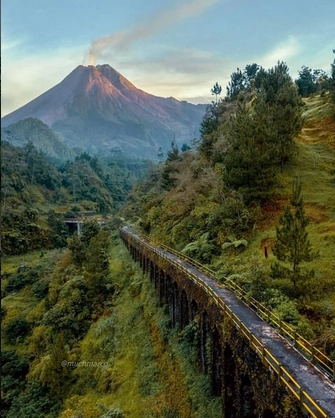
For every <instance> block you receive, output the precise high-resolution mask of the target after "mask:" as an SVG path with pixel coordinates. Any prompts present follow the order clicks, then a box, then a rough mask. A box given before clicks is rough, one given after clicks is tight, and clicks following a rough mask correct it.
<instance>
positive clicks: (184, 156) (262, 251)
mask: <svg viewBox="0 0 335 418" xmlns="http://www.w3.org/2000/svg"><path fill="white" fill-rule="evenodd" d="M334 80H335V61H334V64H332V73H331V75H330V77H329V76H327V75H325V74H323V73H320V72H319V71H318V70H315V71H314V70H311V69H309V68H307V67H303V68H302V70H301V72H299V78H298V79H297V80H296V82H294V81H293V80H292V79H291V77H290V76H289V73H288V68H287V66H286V65H285V64H284V63H280V62H279V63H278V64H277V65H276V66H275V67H273V68H271V69H269V70H265V69H263V68H261V67H260V66H259V65H257V64H251V65H247V66H246V67H245V69H244V70H243V71H242V70H239V69H238V70H237V72H235V73H233V74H232V76H231V81H230V83H229V85H228V89H227V96H226V98H225V99H223V100H221V99H220V98H219V96H220V94H221V92H222V89H221V86H220V85H219V84H218V83H216V84H215V85H214V87H213V89H212V92H213V94H214V95H215V101H213V103H212V104H211V105H209V107H208V109H207V112H206V114H205V116H204V119H203V122H202V125H201V130H200V138H199V140H198V141H196V143H195V144H194V148H193V149H190V148H189V147H187V146H185V147H183V148H182V149H181V150H180V149H178V147H177V145H176V144H175V143H174V142H173V143H172V144H171V149H170V151H169V152H168V154H167V158H166V160H165V161H163V160H162V161H161V162H160V163H159V164H157V165H153V164H150V163H148V162H142V161H139V160H127V159H125V158H123V157H122V156H117V155H110V156H104V157H103V158H98V157H92V156H90V155H88V154H86V153H83V154H80V155H78V156H76V157H75V158H74V159H73V160H68V161H66V162H57V164H56V163H55V161H54V160H53V161H51V160H50V159H49V158H48V157H46V155H45V154H44V153H43V152H42V151H40V150H37V149H36V148H35V147H34V146H33V144H32V143H31V142H29V141H28V142H27V143H26V144H22V146H21V147H15V146H13V145H12V144H9V143H8V142H3V143H2V147H1V151H2V189H1V209H2V232H1V233H2V237H1V238H2V250H3V253H4V255H5V256H4V258H3V263H2V273H3V274H2V287H1V291H2V308H1V317H2V331H1V332H2V357H1V366H2V376H3V378H2V408H3V411H2V413H3V415H4V417H7V418H13V417H15V418H21V417H25V418H26V417H27V418H29V417H31V418H38V417H50V418H52V417H61V418H74V417H85V418H86V417H87V418H98V417H99V418H107V417H119V418H120V417H121V418H122V417H126V416H143V417H147V418H158V417H169V418H177V417H185V418H186V417H195V418H200V417H201V418H204V417H206V418H211V417H212V418H214V417H218V416H221V415H222V411H221V403H220V400H219V399H218V398H212V397H211V396H210V384H209V382H208V379H207V377H205V376H203V375H201V374H200V373H199V372H198V371H197V369H196V367H195V361H194V357H195V346H194V338H193V337H194V329H193V328H192V327H194V323H191V324H190V325H189V326H188V327H186V328H185V330H183V331H181V332H178V331H177V330H172V329H171V327H170V322H169V318H168V316H167V315H166V314H165V312H164V309H159V308H158V307H157V306H156V305H157V301H156V297H155V295H154V292H153V289H152V287H151V285H150V283H148V281H147V279H145V278H144V277H143V274H142V272H141V270H140V269H139V268H138V267H136V265H135V264H134V263H133V262H132V261H131V259H130V256H129V255H128V254H127V252H126V250H125V249H124V248H123V245H122V244H121V242H120V240H119V239H118V237H117V232H116V230H115V229H113V228H114V227H116V226H117V224H118V223H119V222H120V219H119V218H118V216H122V217H124V218H125V219H126V220H127V221H131V222H132V223H133V224H134V225H136V226H137V227H139V228H141V229H142V231H144V232H145V233H146V234H148V235H150V236H151V237H152V238H153V239H154V240H157V241H161V242H164V243H165V244H168V245H170V246H172V247H174V248H176V249H178V250H180V251H182V252H184V253H185V254H187V255H189V256H191V257H193V258H195V259H197V260H199V261H200V262H201V263H204V264H208V265H210V267H211V268H212V269H213V270H214V271H215V272H216V274H217V276H218V277H229V278H230V279H231V280H234V281H236V282H237V283H238V284H239V285H240V286H242V287H243V288H244V289H245V290H246V291H247V292H248V293H249V294H250V295H251V296H253V297H255V298H256V299H258V300H259V301H261V302H262V303H263V304H264V305H266V306H267V307H268V308H270V309H271V310H273V311H274V312H275V313H276V314H277V315H278V316H279V317H280V318H281V319H283V320H285V321H286V322H289V323H290V324H291V325H292V327H294V328H295V329H296V330H297V331H298V332H299V333H300V334H302V335H304V336H305V337H306V338H308V339H309V340H311V341H312V342H314V343H315V344H316V345H317V346H318V347H319V348H320V349H321V350H322V351H323V352H325V353H326V354H327V355H329V356H330V357H331V358H332V359H334V360H335V308H334V306H335V282H334V261H333V260H334V245H335V193H334V192H335V178H334V176H335V107H334V97H335V82H334ZM31 123H32V124H33V125H34V124H37V125H38V123H37V122H34V121H32V122H31ZM37 125H36V126H37ZM22 129H23V128H22ZM146 173H148V174H147V175H146V176H144V175H145V174H146ZM140 180H142V181H140ZM292 184H293V189H292ZM125 201H126V206H124V203H125ZM83 214H94V215H96V217H99V218H102V217H103V218H104V224H103V225H102V226H101V225H100V226H99V224H98V223H97V220H96V219H94V218H95V217H94V216H93V217H92V218H90V219H91V221H88V218H86V219H85V224H84V227H83V231H82V235H81V236H80V237H79V236H77V235H70V234H69V231H68V229H67V227H66V226H65V224H64V222H63V220H64V217H65V216H66V217H78V216H82V215H83ZM111 214H112V215H113V216H114V218H113V219H111V218H110V216H109V215H111ZM35 250H36V251H35ZM91 363H94V364H93V365H92V364H91Z"/></svg>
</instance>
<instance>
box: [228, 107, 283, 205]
mask: <svg viewBox="0 0 335 418" xmlns="http://www.w3.org/2000/svg"><path fill="white" fill-rule="evenodd" d="M261 117H262V118H263V119H262V118H261ZM266 117H267V114H266V112H261V111H258V112H257V113H255V112H253V111H252V109H251V108H250V107H248V106H247V104H246V102H245V101H242V102H240V103H239V105H238V109H237V112H236V115H235V116H234V117H233V118H232V119H231V121H230V129H229V133H228V150H227V153H226V155H225V157H224V164H225V167H226V173H225V177H224V181H225V183H226V185H227V186H228V187H229V188H233V189H235V190H238V191H239V192H240V193H242V195H243V198H244V200H245V202H246V203H250V202H252V201H255V200H256V201H260V200H264V199H266V198H267V197H268V196H269V194H270V193H271V188H272V186H273V184H274V182H275V179H276V167H275V165H274V164H273V144H272V143H271V141H268V138H269V136H270V131H269V130H270V128H271V126H270V124H269V121H268V120H266Z"/></svg>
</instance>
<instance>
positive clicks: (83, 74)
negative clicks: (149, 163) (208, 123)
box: [2, 64, 206, 159]
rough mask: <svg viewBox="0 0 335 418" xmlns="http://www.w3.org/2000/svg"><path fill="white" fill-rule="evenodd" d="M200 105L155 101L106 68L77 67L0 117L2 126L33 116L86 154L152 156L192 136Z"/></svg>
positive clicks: (196, 125) (70, 145)
mask: <svg viewBox="0 0 335 418" xmlns="http://www.w3.org/2000/svg"><path fill="white" fill-rule="evenodd" d="M205 110H206V105H193V104H190V103H187V102H185V101H178V100H176V99H174V98H162V97H156V96H153V95H151V94H148V93H145V92H144V91H142V90H139V89H137V88H136V87H135V86H134V85H133V84H132V83H130V82H129V81H128V80H127V79H126V78H125V77H123V76H122V75H121V74H120V73H119V72H117V71H116V70H114V69H113V68H112V67H110V66H109V65H107V64H105V65H98V66H96V67H95V66H91V65H90V66H88V67H85V66H82V65H81V66H78V67H77V68H76V69H75V70H73V71H72V72H71V73H70V74H69V75H68V76H67V77H66V78H65V79H64V80H63V81H62V82H61V83H59V84H57V85H56V86H55V87H53V88H51V89H50V90H48V91H47V92H45V93H43V94H42V95H41V96H39V97H37V98H36V99H34V100H33V101H31V102H30V103H28V104H26V105H25V106H23V107H21V108H20V109H18V110H16V111H14V112H12V113H10V114H9V115H7V116H5V117H4V118H2V126H4V127H6V126H8V125H10V124H13V123H15V122H18V121H19V120H22V119H26V118H29V117H32V118H38V119H40V120H41V121H43V122H44V123H46V124H47V125H48V126H49V127H51V128H52V130H53V131H54V132H56V133H57V134H58V135H59V136H60V138H61V139H62V140H63V141H64V143H65V144H66V145H68V146H69V147H70V148H75V149H77V150H82V151H87V152H89V153H90V154H100V153H106V152H108V151H122V152H123V153H124V154H125V155H129V156H138V157H147V158H153V159H154V158H156V157H157V152H158V149H159V148H160V147H161V148H162V150H163V151H166V150H167V149H169V148H170V146H171V142H172V141H173V140H175V141H176V142H177V144H182V143H183V142H190V140H191V139H193V138H194V137H196V136H197V135H198V131H199V125H200V122H201V120H202V118H203V115H204V113H205Z"/></svg>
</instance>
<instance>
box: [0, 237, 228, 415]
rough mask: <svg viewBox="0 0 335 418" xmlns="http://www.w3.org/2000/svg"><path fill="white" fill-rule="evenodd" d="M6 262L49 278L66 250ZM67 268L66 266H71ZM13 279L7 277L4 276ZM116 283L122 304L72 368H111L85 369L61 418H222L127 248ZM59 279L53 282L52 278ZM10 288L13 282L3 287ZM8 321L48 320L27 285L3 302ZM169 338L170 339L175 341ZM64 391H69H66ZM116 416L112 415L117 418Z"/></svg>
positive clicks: (19, 347) (114, 260) (7, 268)
mask: <svg viewBox="0 0 335 418" xmlns="http://www.w3.org/2000/svg"><path fill="white" fill-rule="evenodd" d="M39 254H40V253H39V252H34V253H29V254H27V255H25V256H12V257H6V258H5V259H4V260H3V266H2V268H3V273H6V274H15V273H16V271H17V269H18V267H19V266H20V265H22V264H25V265H27V266H30V267H35V268H36V267H37V266H38V265H41V264H42V265H43V266H44V269H45V270H46V271H49V270H50V268H51V266H52V264H53V263H55V262H57V260H58V264H57V266H58V268H60V266H61V265H63V264H64V266H65V267H66V265H67V264H66V262H65V261H64V262H63V261H62V255H61V254H62V253H61V251H59V250H54V251H46V252H45V254H44V257H43V258H40V257H39ZM64 260H65V259H64ZM5 276H6V275H5ZM110 277H111V280H112V282H113V286H114V287H115V289H116V293H115V296H114V297H113V298H112V300H110V301H106V302H107V303H106V309H105V311H104V314H103V315H102V316H101V317H100V318H98V319H96V320H95V321H92V325H91V327H90V329H89V331H88V332H87V334H86V336H85V337H84V339H83V340H82V341H80V342H79V343H78V345H77V346H76V347H74V348H72V350H71V351H70V352H69V357H68V360H69V361H76V362H83V361H86V362H104V363H107V365H106V366H105V367H78V368H77V369H76V370H75V371H73V372H72V377H73V384H72V385H71V388H70V390H69V392H68V394H67V396H66V399H65V400H64V411H63V412H62V413H61V415H60V417H61V418H70V417H71V418H73V417H75V416H85V418H98V417H101V416H102V414H103V413H104V411H106V410H110V411H114V412H113V413H114V414H115V415H112V416H119V415H117V411H118V410H122V411H123V413H124V415H123V416H127V417H147V418H158V417H162V416H168V417H177V416H178V417H179V418H183V417H184V418H186V417H187V418H190V417H194V418H205V417H206V418H215V417H219V416H221V406H220V401H219V400H218V399H217V400H213V399H212V398H211V396H210V395H209V382H208V379H207V378H205V377H204V376H203V375H202V374H200V373H198V372H197V371H196V370H195V369H194V367H193V366H192V364H191V363H190V357H191V356H190V346H184V347H183V346H180V344H179V343H180V336H179V335H178V333H177V332H176V331H171V330H169V327H168V316H167V315H166V314H165V313H164V310H163V309H161V308H157V298H156V294H155V291H154V289H153V287H152V285H151V284H150V283H149V280H148V278H147V277H143V274H142V271H141V269H140V268H139V267H138V266H137V264H136V263H134V262H133V261H132V260H131V258H130V255H129V254H128V252H127V250H126V249H125V247H124V246H123V244H122V243H121V241H120V240H117V241H114V245H113V247H112V249H111V254H110ZM50 279H52V276H50ZM2 282H3V283H2V284H3V287H5V285H6V284H7V282H8V279H7V278H6V277H3V279H2ZM2 306H3V307H5V308H6V311H7V314H6V317H5V320H4V322H3V324H2V325H3V327H6V325H7V324H8V323H9V322H11V321H12V320H13V319H16V318H21V317H24V318H25V319H27V320H28V321H29V322H31V323H34V322H35V321H37V323H36V324H35V325H36V326H37V325H38V324H39V323H40V320H41V317H43V314H44V312H45V307H44V301H41V302H38V301H37V300H36V298H35V297H34V295H33V292H32V290H31V286H30V285H28V286H26V287H25V288H24V289H22V290H20V291H18V292H12V293H9V294H7V296H5V297H4V298H3V299H2ZM168 335H169V338H168ZM2 348H3V349H6V350H11V349H15V350H16V351H17V353H18V354H19V356H20V357H21V356H27V355H29V353H30V352H31V350H33V348H32V346H31V341H30V338H29V337H27V338H25V340H24V341H22V342H20V343H18V344H16V345H15V346H11V345H8V344H5V343H4V341H2ZM64 384H65V383H64ZM113 413H112V412H111V414H113Z"/></svg>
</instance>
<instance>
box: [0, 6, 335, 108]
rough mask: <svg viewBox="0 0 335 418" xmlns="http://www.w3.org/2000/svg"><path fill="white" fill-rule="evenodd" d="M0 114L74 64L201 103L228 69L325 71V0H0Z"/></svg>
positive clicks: (333, 18)
mask: <svg viewBox="0 0 335 418" xmlns="http://www.w3.org/2000/svg"><path fill="white" fill-rule="evenodd" d="M1 9H2V10H1V37H2V42H1V90H2V92H1V96H2V97H1V116H4V115H6V114H8V113H10V112H12V111H14V110H16V109H18V108H19V107H21V106H23V105H25V104H26V103H28V102H29V101H31V100H33V99H34V98H36V97H37V96H39V95H40V94H42V93H44V92H45V91H47V90H48V89H50V88H51V87H53V86H55V85H56V84H58V83H59V82H61V81H62V80H63V79H64V78H65V77H66V76H67V75H68V74H69V73H70V72H71V71H72V70H74V69H75V68H76V67H77V66H78V65H89V64H90V65H97V64H109V65H110V66H111V67H113V68H114V69H116V70H117V71H119V72H120V73H121V74H122V75H123V76H125V77H126V78H127V79H128V80H129V81H131V82H132V83H133V84H135V86H136V87H138V88H140V89H142V90H144V91H146V92H148V93H151V94H154V95H156V96H162V97H175V98H176V99H178V100H187V101H189V102H191V103H210V102H211V101H212V100H213V96H211V93H210V90H211V88H212V87H213V85H214V84H215V83H216V82H218V83H219V84H220V85H221V86H222V87H223V89H222V91H223V93H222V95H223V96H224V95H225V91H226V90H225V89H226V85H227V83H228V82H229V80H230V75H231V74H232V73H233V72H234V71H236V69H237V68H241V69H243V68H244V67H245V66H246V65H247V64H252V63H257V64H259V65H261V66H263V67H264V68H266V69H268V68H271V67H273V66H275V65H276V63H277V62H278V60H279V61H284V62H286V64H287V65H288V67H289V69H290V74H291V76H292V78H293V79H295V78H297V77H298V71H299V70H300V69H301V67H302V66H303V65H306V66H308V67H310V68H312V69H318V68H321V69H323V70H325V71H326V72H327V73H329V72H330V63H331V62H332V61H333V59H334V55H333V53H332V50H333V49H334V48H335V1H334V0H317V1H316V0H313V1H311V0H275V1H274V0H164V1H163V0H145V1H144V0H122V1H121V0H98V1H93V0H29V1H25V0H2V2H1Z"/></svg>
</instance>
